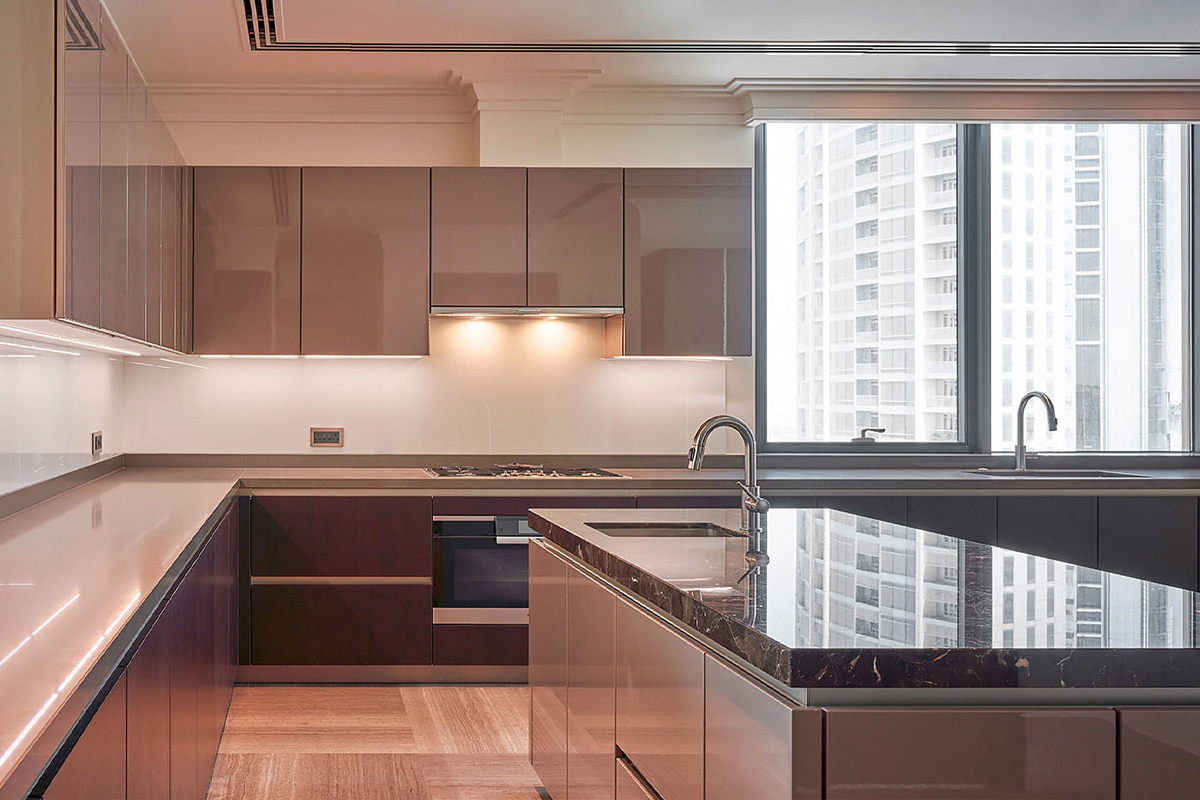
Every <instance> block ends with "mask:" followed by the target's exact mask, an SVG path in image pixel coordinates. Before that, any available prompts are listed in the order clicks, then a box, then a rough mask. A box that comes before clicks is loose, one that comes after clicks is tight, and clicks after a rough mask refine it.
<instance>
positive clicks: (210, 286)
mask: <svg viewBox="0 0 1200 800" xmlns="http://www.w3.org/2000/svg"><path fill="white" fill-rule="evenodd" d="M192 181H193V186H192V191H193V208H194V215H195V217H194V223H193V230H194V242H193V245H192V246H193V256H192V270H193V304H192V315H193V319H192V328H193V332H192V335H193V350H194V352H196V353H207V354H222V355H298V354H299V353H300V169H299V168H298V167H196V168H195V169H194V170H193V174H192Z"/></svg>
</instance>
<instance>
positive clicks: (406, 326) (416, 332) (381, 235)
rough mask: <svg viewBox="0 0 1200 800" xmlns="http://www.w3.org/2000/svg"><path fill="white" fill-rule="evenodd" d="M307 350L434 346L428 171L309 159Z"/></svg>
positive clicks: (423, 350) (413, 351) (392, 350)
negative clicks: (323, 163)
mask: <svg viewBox="0 0 1200 800" xmlns="http://www.w3.org/2000/svg"><path fill="white" fill-rule="evenodd" d="M303 183H304V187H303V196H304V212H303V224H302V226H301V231H302V234H301V235H302V242H303V247H302V253H303V256H302V264H301V267H302V271H303V275H304V281H303V290H302V291H303V294H302V297H301V312H302V313H301V319H302V326H301V332H300V341H301V348H302V351H303V352H304V353H305V354H319V355H428V354H429V169H428V168H404V167H396V168H392V167H305V168H304V170H303Z"/></svg>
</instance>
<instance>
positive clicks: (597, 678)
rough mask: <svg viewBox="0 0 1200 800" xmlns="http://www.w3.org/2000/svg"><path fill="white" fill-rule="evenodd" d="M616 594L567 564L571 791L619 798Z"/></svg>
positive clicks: (574, 798) (599, 799) (604, 799)
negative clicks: (616, 773)
mask: <svg viewBox="0 0 1200 800" xmlns="http://www.w3.org/2000/svg"><path fill="white" fill-rule="evenodd" d="M615 614H616V595H614V594H613V593H612V592H610V591H609V590H608V589H606V588H604V587H603V586H601V585H600V584H599V583H597V582H596V581H595V580H593V579H592V578H589V577H588V576H587V575H585V574H584V573H582V572H580V571H579V570H578V569H576V568H574V567H572V566H568V567H567V687H568V691H567V766H568V769H567V787H568V788H567V796H568V797H569V798H571V800H613V795H614V791H615V789H614V786H613V781H614V767H615V765H616V758H617V753H616V702H617V693H616V690H617V686H616V659H617V654H616V618H615Z"/></svg>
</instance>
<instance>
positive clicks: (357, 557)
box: [250, 496, 433, 577]
mask: <svg viewBox="0 0 1200 800" xmlns="http://www.w3.org/2000/svg"><path fill="white" fill-rule="evenodd" d="M250 508H251V511H250V531H251V532H250V565H251V567H250V569H251V574H252V575H254V576H260V577H261V576H275V577H287V576H308V577H315V576H324V577H366V576H390V577H395V576H418V577H421V576H423V577H428V576H430V575H431V574H432V570H433V555H432V548H433V502H432V500H431V499H430V498H428V497H328V496H325V497H320V496H312V497H286V496H258V497H255V498H253V499H252V501H251V504H250Z"/></svg>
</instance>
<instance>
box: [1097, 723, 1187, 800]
mask: <svg viewBox="0 0 1200 800" xmlns="http://www.w3.org/2000/svg"><path fill="white" fill-rule="evenodd" d="M1117 720H1118V724H1119V725H1120V736H1119V737H1118V739H1119V741H1120V743H1121V752H1120V753H1119V755H1118V758H1119V762H1120V765H1121V773H1120V774H1121V800H1159V799H1160V798H1167V797H1190V796H1192V795H1193V794H1194V793H1195V791H1196V785H1197V783H1200V708H1119V709H1117Z"/></svg>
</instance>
